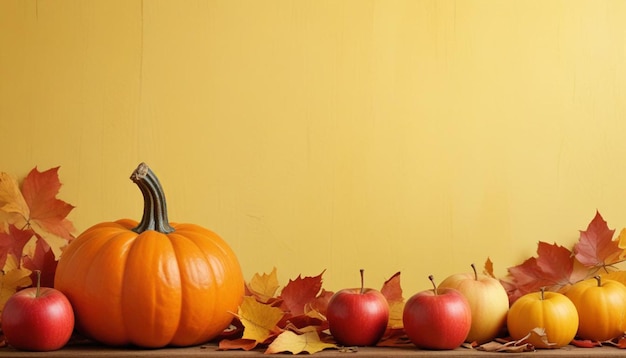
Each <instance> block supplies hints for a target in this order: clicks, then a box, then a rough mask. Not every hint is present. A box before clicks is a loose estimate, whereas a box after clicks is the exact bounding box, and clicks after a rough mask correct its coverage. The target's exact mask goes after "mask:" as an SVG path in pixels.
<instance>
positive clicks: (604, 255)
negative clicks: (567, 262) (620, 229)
mask: <svg viewBox="0 0 626 358" xmlns="http://www.w3.org/2000/svg"><path fill="white" fill-rule="evenodd" d="M614 233H615V230H611V229H609V227H608V225H607V223H606V221H604V219H603V218H602V215H600V213H599V212H597V211H596V216H595V217H594V218H593V220H592V221H591V222H590V223H589V226H588V227H587V230H585V231H580V239H579V241H578V243H576V245H575V246H574V254H575V256H576V259H577V260H578V261H580V262H581V263H582V264H583V265H585V266H589V267H606V266H610V265H612V264H615V263H617V262H619V260H620V255H621V254H622V253H623V252H624V250H623V249H620V248H619V243H618V241H617V240H613V234H614Z"/></svg>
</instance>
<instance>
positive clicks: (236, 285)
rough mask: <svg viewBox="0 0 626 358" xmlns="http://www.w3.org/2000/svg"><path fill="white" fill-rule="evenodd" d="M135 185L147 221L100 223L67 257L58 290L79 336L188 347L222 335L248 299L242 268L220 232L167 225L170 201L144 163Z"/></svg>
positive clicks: (68, 250) (114, 342)
mask: <svg viewBox="0 0 626 358" xmlns="http://www.w3.org/2000/svg"><path fill="white" fill-rule="evenodd" d="M131 179H132V180H133V181H134V182H135V183H136V184H137V186H139V188H140V190H141V192H142V194H143V196H144V212H143V218H142V220H141V222H140V223H139V224H137V222H136V221H133V220H129V219H122V220H118V221H115V222H105V223H100V224H97V225H95V226H93V227H91V228H89V229H87V230H86V231H85V232H83V233H82V234H81V235H80V236H79V237H78V238H76V239H75V240H74V241H72V242H71V243H70V244H69V245H68V247H67V248H66V249H65V250H64V251H63V253H62V256H61V258H60V260H59V264H58V267H57V271H56V277H55V288H57V289H58V290H60V291H62V292H63V293H65V295H66V296H67V297H68V299H69V300H70V302H71V303H72V306H73V307H74V311H75V315H76V326H77V329H78V330H79V331H80V332H81V333H83V334H84V335H86V336H87V337H89V338H91V339H94V340H96V341H98V342H101V343H104V344H107V345H115V346H121V345H135V346H139V347H146V348H158V347H164V346H168V345H171V346H189V345H194V344H200V343H204V342H206V341H208V340H210V339H212V338H214V337H216V336H217V335H219V334H220V333H221V332H222V331H223V330H224V329H225V328H226V327H228V325H229V324H230V322H231V320H232V318H233V315H232V312H236V311H237V308H238V306H239V304H240V302H241V300H242V297H243V294H244V281H243V276H242V273H241V268H240V266H239V262H238V260H237V258H236V256H235V254H234V252H233V251H232V250H231V249H230V247H229V246H228V245H227V244H226V243H225V242H224V241H223V240H222V239H221V238H220V237H219V236H218V235H217V234H215V233H214V232H212V231H210V230H207V229H205V228H203V227H201V226H198V225H194V224H174V223H171V224H170V223H169V222H168V219H167V209H166V202H165V197H164V194H163V190H162V188H161V185H160V183H159V181H158V179H157V177H156V176H155V175H154V173H153V172H152V170H150V168H148V166H146V165H145V164H144V163H142V164H140V165H139V167H138V168H137V169H136V170H135V171H134V172H133V174H132V176H131Z"/></svg>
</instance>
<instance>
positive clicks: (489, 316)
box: [439, 264, 509, 344]
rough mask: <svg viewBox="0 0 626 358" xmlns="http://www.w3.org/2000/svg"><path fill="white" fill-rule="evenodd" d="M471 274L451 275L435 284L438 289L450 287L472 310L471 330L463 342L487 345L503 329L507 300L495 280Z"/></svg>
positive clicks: (500, 286)
mask: <svg viewBox="0 0 626 358" xmlns="http://www.w3.org/2000/svg"><path fill="white" fill-rule="evenodd" d="M472 269H473V271H474V272H473V273H459V274H454V275H451V276H449V277H448V278H446V279H445V280H443V282H441V283H440V284H439V287H440V288H454V289H456V290H458V291H459V292H461V293H462V294H463V296H465V298H466V299H467V301H468V303H469V305H470V309H471V311H472V327H471V328H470V331H469V333H468V335H467V338H466V339H465V341H466V342H469V343H471V342H477V343H478V344H482V343H485V342H490V341H492V340H493V339H494V338H496V337H497V336H498V334H500V333H502V331H503V329H504V328H505V327H506V316H507V313H508V311H509V297H508V295H507V294H506V290H505V289H504V287H503V286H502V284H501V283H500V281H498V280H497V279H495V278H493V277H490V276H487V275H482V274H478V273H477V272H476V267H475V266H474V264H472Z"/></svg>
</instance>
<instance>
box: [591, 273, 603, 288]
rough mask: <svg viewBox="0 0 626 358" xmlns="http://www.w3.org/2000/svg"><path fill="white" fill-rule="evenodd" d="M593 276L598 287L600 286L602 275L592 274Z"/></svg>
mask: <svg viewBox="0 0 626 358" xmlns="http://www.w3.org/2000/svg"><path fill="white" fill-rule="evenodd" d="M593 278H595V279H596V281H598V287H602V276H600V275H597V276H593Z"/></svg>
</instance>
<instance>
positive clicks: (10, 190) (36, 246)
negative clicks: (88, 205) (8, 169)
mask: <svg viewBox="0 0 626 358" xmlns="http://www.w3.org/2000/svg"><path fill="white" fill-rule="evenodd" d="M58 170H59V168H58V167H56V168H52V169H48V170H46V171H43V172H40V171H38V170H37V168H34V169H32V170H31V171H30V173H28V175H27V176H26V178H25V179H24V180H23V182H22V184H21V186H20V184H19V182H18V180H17V179H16V178H14V177H13V176H11V175H9V174H7V173H4V172H2V173H0V268H2V271H1V273H0V274H1V277H0V312H1V311H2V308H3V307H4V304H5V303H6V301H7V299H8V298H9V297H10V296H11V295H12V294H13V293H15V292H16V291H17V290H18V289H21V288H24V287H29V286H32V282H33V279H32V275H34V273H33V271H35V270H39V271H41V275H42V276H41V285H42V286H47V287H52V286H53V284H54V272H55V271H56V265H57V260H58V258H59V256H60V254H61V249H62V248H63V247H64V246H65V245H67V244H68V243H69V242H70V241H71V240H72V239H73V238H74V236H73V235H72V232H73V231H74V226H73V225H72V223H71V222H70V221H69V220H68V219H67V215H68V214H69V213H70V211H72V209H73V208H74V207H73V206H72V205H70V204H68V203H66V202H64V201H62V200H60V199H57V197H56V196H57V194H58V193H59V189H60V188H61V182H60V181H59V176H58Z"/></svg>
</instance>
